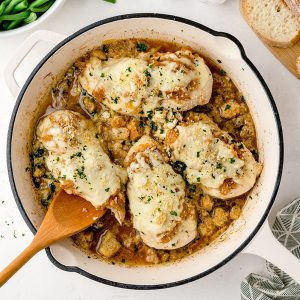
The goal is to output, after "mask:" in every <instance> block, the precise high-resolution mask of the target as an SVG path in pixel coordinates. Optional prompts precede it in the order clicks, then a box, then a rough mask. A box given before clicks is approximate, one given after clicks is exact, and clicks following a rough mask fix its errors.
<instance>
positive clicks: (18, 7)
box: [11, 0, 28, 13]
mask: <svg viewBox="0 0 300 300" xmlns="http://www.w3.org/2000/svg"><path fill="white" fill-rule="evenodd" d="M27 7H28V1H27V0H23V1H22V2H20V3H19V4H17V5H16V6H15V7H14V8H13V10H12V11H11V12H12V13H17V12H20V11H22V10H25V9H26V8H27Z"/></svg>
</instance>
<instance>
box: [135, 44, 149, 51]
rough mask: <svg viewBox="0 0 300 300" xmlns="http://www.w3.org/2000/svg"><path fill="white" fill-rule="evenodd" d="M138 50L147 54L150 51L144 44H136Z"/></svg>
mask: <svg viewBox="0 0 300 300" xmlns="http://www.w3.org/2000/svg"><path fill="white" fill-rule="evenodd" d="M136 49H137V51H139V52H146V51H147V50H148V46H147V45H146V44H144V43H137V44H136Z"/></svg>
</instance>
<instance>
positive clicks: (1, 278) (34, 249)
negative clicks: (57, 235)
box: [0, 240, 43, 287]
mask: <svg viewBox="0 0 300 300" xmlns="http://www.w3.org/2000/svg"><path fill="white" fill-rule="evenodd" d="M42 249H43V247H40V246H39V244H37V243H36V242H35V240H33V241H32V242H31V244H30V245H29V246H28V247H27V248H26V249H25V250H24V251H23V252H22V253H21V254H20V255H19V256H17V257H16V258H15V259H14V260H13V261H12V262H11V263H10V264H9V265H8V266H7V267H6V268H5V269H4V270H3V271H2V272H0V287H2V286H3V285H4V284H5V283H6V281H7V280H8V279H10V278H11V277H12V276H13V275H14V274H15V273H16V272H17V271H18V270H19V269H20V268H21V267H22V266H23V265H25V264H26V263H27V262H28V261H29V260H30V259H31V258H32V257H33V256H34V255H35V254H36V253H38V252H39V251H40V250H42Z"/></svg>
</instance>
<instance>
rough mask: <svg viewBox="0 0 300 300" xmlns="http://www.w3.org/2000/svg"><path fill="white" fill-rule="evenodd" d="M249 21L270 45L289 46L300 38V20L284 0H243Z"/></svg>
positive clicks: (242, 10)
mask: <svg viewBox="0 0 300 300" xmlns="http://www.w3.org/2000/svg"><path fill="white" fill-rule="evenodd" d="M240 5H241V12H242V14H243V16H244V18H245V19H246V21H247V23H248V24H249V25H250V26H251V27H252V28H253V30H254V31H255V32H256V33H257V34H258V35H259V36H260V37H261V38H262V39H263V40H265V41H266V43H267V44H268V45H270V46H275V47H283V48H287V47H289V46H292V45H293V44H294V43H296V42H297V41H298V39H299V38H300V21H299V19H298V18H297V17H296V15H295V14H293V12H292V11H291V10H290V9H289V8H288V6H287V5H286V3H285V2H284V1H283V0H241V2H240Z"/></svg>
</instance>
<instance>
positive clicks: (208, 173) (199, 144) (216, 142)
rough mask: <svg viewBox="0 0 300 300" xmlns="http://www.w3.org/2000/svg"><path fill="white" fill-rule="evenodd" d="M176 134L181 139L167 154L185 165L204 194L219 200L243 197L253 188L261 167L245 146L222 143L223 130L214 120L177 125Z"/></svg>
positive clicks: (188, 175) (186, 172)
mask: <svg viewBox="0 0 300 300" xmlns="http://www.w3.org/2000/svg"><path fill="white" fill-rule="evenodd" d="M216 130H218V131H219V134H218V137H217V136H216V135H215V134H214V133H215V131H216ZM176 131H177V132H178V133H177V135H178V137H177V139H176V140H175V141H174V142H172V144H171V145H170V146H169V148H168V151H169V153H171V154H172V157H171V159H172V160H173V161H180V162H183V163H184V164H185V165H186V168H185V170H184V173H185V176H186V178H187V180H188V182H189V183H199V184H201V186H202V188H203V190H204V192H206V193H207V194H208V195H210V196H213V197H216V198H220V199H229V198H233V197H237V196H240V195H242V194H244V193H246V192H247V191H249V190H250V189H251V188H252V187H253V186H254V184H255V182H256V178H257V177H258V175H259V174H260V172H261V168H262V167H261V164H260V163H258V162H256V161H255V159H254V157H253V155H252V153H251V152H250V151H249V150H248V149H247V148H246V146H245V145H243V144H241V143H239V144H236V143H231V144H229V143H227V142H226V139H223V140H222V139H221V138H220V137H219V136H220V132H221V130H220V129H218V127H217V125H216V124H214V123H213V122H212V121H210V122H206V121H199V122H196V123H191V124H189V125H185V126H184V125H183V126H180V125H178V126H176Z"/></svg>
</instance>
